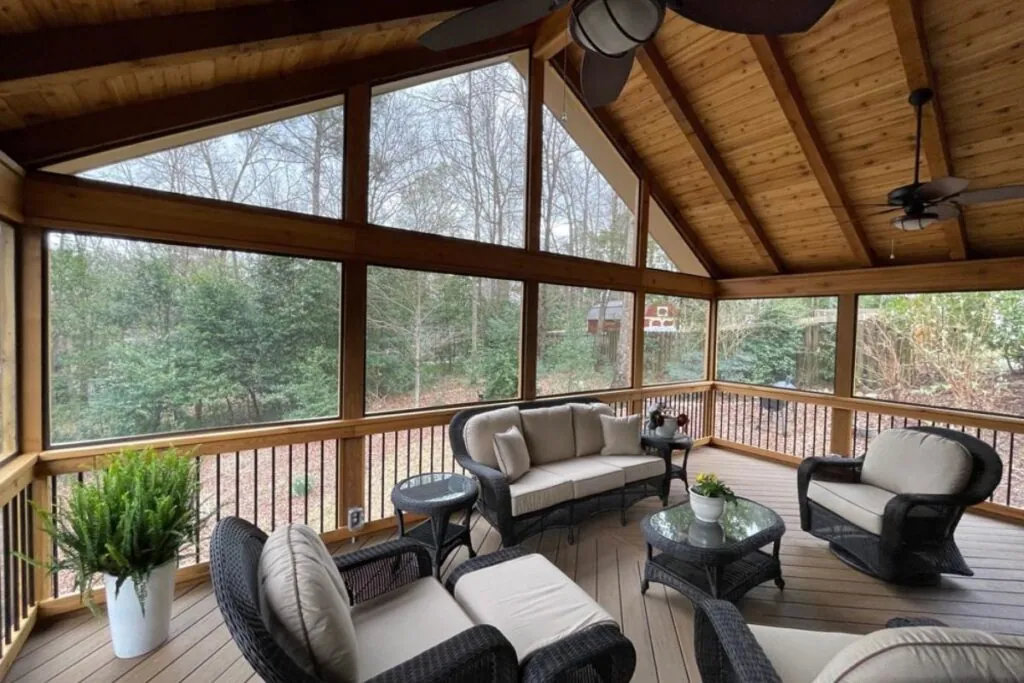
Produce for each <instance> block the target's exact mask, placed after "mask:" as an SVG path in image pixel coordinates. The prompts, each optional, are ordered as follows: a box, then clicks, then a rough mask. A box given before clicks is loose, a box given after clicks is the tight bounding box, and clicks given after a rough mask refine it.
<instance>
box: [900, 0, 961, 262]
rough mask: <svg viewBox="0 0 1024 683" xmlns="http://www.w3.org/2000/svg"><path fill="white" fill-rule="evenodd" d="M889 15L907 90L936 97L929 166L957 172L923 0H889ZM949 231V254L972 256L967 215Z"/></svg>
mask: <svg viewBox="0 0 1024 683" xmlns="http://www.w3.org/2000/svg"><path fill="white" fill-rule="evenodd" d="M889 16H890V18H891V19H892V27H893V30H894V31H895V32H896V41H897V43H898V44H899V50H900V58H901V59H902V60H903V71H904V73H905V74H906V77H907V90H908V91H909V92H913V91H914V90H916V89H918V88H931V89H932V91H933V92H934V93H935V98H934V99H933V100H932V103H931V105H930V106H928V107H925V109H924V125H923V129H922V138H923V140H922V147H923V148H924V156H925V159H927V160H928V168H929V169H931V172H932V177H933V178H940V177H944V176H951V175H953V164H952V157H951V156H950V153H949V143H948V141H947V140H946V129H945V125H944V123H943V117H942V106H941V105H940V104H939V92H938V89H937V87H936V82H935V75H934V74H933V73H932V66H931V60H930V59H929V57H928V43H927V42H926V41H925V33H924V25H923V24H922V23H921V5H920V2H919V0H889ZM943 228H944V229H945V231H946V243H947V245H948V246H949V255H950V257H951V258H953V259H965V258H968V256H969V247H968V242H967V225H966V223H965V222H964V218H963V216H960V218H959V219H958V220H956V221H946V222H945V223H943Z"/></svg>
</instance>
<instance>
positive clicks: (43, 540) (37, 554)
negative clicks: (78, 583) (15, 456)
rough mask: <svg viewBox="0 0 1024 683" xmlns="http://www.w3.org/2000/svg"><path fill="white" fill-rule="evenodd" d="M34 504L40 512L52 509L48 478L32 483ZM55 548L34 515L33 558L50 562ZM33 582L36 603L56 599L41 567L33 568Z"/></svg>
mask: <svg viewBox="0 0 1024 683" xmlns="http://www.w3.org/2000/svg"><path fill="white" fill-rule="evenodd" d="M32 502H33V503H35V504H36V506H37V507H38V508H39V509H40V510H50V509H52V505H53V501H52V500H51V499H50V480H49V478H48V477H39V476H38V475H37V477H36V479H34V480H33V481H32ZM52 551H53V546H52V540H51V539H50V535H49V534H47V533H46V532H45V531H44V530H43V523H42V520H41V519H40V517H39V515H37V514H35V513H34V512H33V514H32V557H33V558H35V559H36V560H37V561H39V562H40V563H41V564H44V565H45V564H46V563H47V562H49V561H50V557H51V555H52ZM32 582H33V585H34V586H35V598H36V602H40V601H42V600H48V599H49V598H52V597H54V595H53V581H51V580H50V574H49V572H47V571H46V570H45V569H42V568H41V567H33V568H32Z"/></svg>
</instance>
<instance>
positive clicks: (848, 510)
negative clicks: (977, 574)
mask: <svg viewBox="0 0 1024 683" xmlns="http://www.w3.org/2000/svg"><path fill="white" fill-rule="evenodd" d="M1002 472H1003V463H1002V460H1001V459H1000V457H999V454H998V453H997V452H996V451H995V449H993V448H992V446H990V445H989V444H987V443H985V442H984V441H982V440H981V439H978V438H975V437H973V436H971V435H970V434H964V433H962V432H958V431H955V430H951V429H943V428H940V427H913V428H909V429H890V430H887V431H885V432H882V433H881V434H879V435H878V436H877V437H876V438H875V439H874V440H873V441H872V442H871V444H870V445H869V447H868V450H867V453H866V454H865V456H864V457H862V458H842V457H828V458H808V459H806V460H804V461H803V462H802V463H801V464H800V469H799V472H798V475H797V488H798V493H799V498H800V523H801V526H802V527H803V529H804V531H809V532H810V533H812V534H813V535H815V536H817V537H818V538H822V539H824V540H827V541H829V547H830V548H831V550H832V552H833V553H835V555H836V556H837V557H838V558H839V559H841V560H843V561H844V562H846V563H847V564H849V565H850V566H852V567H854V568H856V569H858V570H860V571H862V572H865V573H867V574H870V575H872V576H875V577H878V578H880V579H883V580H885V581H891V582H897V583H934V582H936V581H937V580H938V578H939V575H940V574H961V575H964V576H972V575H973V572H972V571H971V569H970V568H969V567H968V566H967V563H966V562H965V561H964V558H963V555H961V554H960V550H959V548H957V545H956V541H955V540H954V538H953V534H954V532H955V531H956V527H957V524H958V523H959V522H960V518H961V517H962V516H963V513H964V510H966V509H967V507H968V506H970V505H975V504H977V503H980V502H982V501H985V500H987V499H988V498H989V496H990V495H991V494H992V492H993V491H994V490H995V488H996V486H998V485H999V481H1000V479H1001V478H1002Z"/></svg>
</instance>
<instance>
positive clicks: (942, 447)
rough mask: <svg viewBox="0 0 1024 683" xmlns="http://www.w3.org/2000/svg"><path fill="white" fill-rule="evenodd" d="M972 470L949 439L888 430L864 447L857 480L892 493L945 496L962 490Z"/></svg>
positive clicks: (967, 458) (965, 455)
mask: <svg viewBox="0 0 1024 683" xmlns="http://www.w3.org/2000/svg"><path fill="white" fill-rule="evenodd" d="M972 467H973V461H972V459H971V454H970V453H969V452H968V451H967V449H966V448H964V447H963V445H961V444H960V443H958V442H956V441H953V440H952V439H945V438H943V437H941V436H938V435H937V434H925V433H923V432H915V431H913V430H911V429H889V430H886V431H884V432H882V433H881V434H879V435H878V436H876V437H875V438H874V440H873V441H872V442H871V444H870V445H869V446H868V452H867V453H866V454H865V456H864V469H863V470H862V471H861V477H860V480H861V481H862V482H864V483H865V484H871V485H872V486H877V487H878V488H882V489H885V490H887V491H892V492H893V493H923V494H938V495H948V494H952V493H959V492H960V491H963V489H964V487H965V486H966V485H967V482H968V480H969V479H970V477H971V469H972Z"/></svg>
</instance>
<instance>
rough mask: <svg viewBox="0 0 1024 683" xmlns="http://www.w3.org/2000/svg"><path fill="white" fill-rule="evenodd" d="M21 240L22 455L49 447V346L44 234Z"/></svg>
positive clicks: (23, 233) (29, 231) (26, 230)
mask: <svg viewBox="0 0 1024 683" xmlns="http://www.w3.org/2000/svg"><path fill="white" fill-rule="evenodd" d="M18 237H19V250H18V251H19V253H18V256H19V263H18V280H19V283H20V288H21V291H20V298H19V302H20V306H19V307H18V345H19V348H18V351H19V353H18V363H19V365H18V377H19V384H20V389H21V395H20V396H19V401H18V408H19V410H18V433H19V436H20V438H19V443H20V446H21V448H20V450H21V452H22V453H38V452H39V451H41V450H43V447H44V444H45V436H44V432H45V429H46V425H45V424H44V417H43V396H44V388H43V376H44V374H43V364H44V358H45V353H44V351H43V349H44V348H46V343H45V341H46V340H44V339H43V307H44V301H43V297H44V296H45V292H44V291H43V279H44V278H43V273H44V266H43V259H44V255H43V252H44V244H43V233H42V231H40V230H38V229H37V228H32V227H24V226H23V227H21V228H19V230H18Z"/></svg>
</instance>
